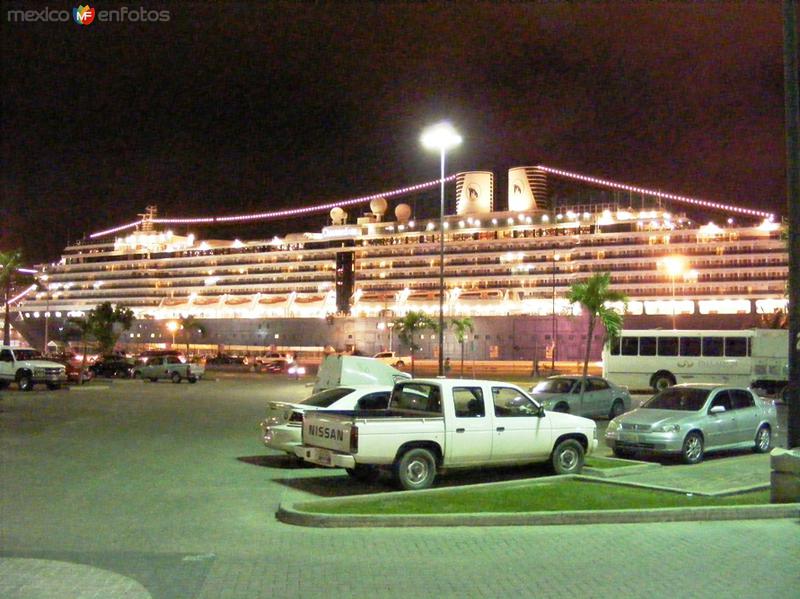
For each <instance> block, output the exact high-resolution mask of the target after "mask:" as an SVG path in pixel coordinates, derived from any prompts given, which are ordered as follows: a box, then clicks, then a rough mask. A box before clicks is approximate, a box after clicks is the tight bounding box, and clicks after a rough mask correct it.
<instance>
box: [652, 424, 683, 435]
mask: <svg viewBox="0 0 800 599" xmlns="http://www.w3.org/2000/svg"><path fill="white" fill-rule="evenodd" d="M653 430H654V431H655V432H657V433H677V432H678V431H679V430H681V425H680V424H665V425H664V426H659V427H658V428H656V429H653Z"/></svg>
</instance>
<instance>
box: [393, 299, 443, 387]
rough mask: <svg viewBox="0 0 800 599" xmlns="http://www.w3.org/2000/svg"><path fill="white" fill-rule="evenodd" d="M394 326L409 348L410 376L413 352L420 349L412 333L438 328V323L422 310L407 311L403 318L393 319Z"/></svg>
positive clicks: (412, 366) (412, 371)
mask: <svg viewBox="0 0 800 599" xmlns="http://www.w3.org/2000/svg"><path fill="white" fill-rule="evenodd" d="M394 328H395V329H396V330H397V332H398V334H397V336H398V337H399V338H400V341H402V342H403V343H404V344H405V345H407V346H408V347H409V349H410V350H411V376H412V377H413V376H414V354H415V352H416V351H417V350H419V349H422V348H421V347H420V346H419V345H417V343H416V341H415V340H414V334H415V333H416V332H418V331H425V330H432V331H438V330H439V323H437V322H436V321H435V320H433V319H432V318H431V317H430V316H428V315H427V314H425V313H424V312H415V311H412V312H409V313H407V314H406V315H405V316H404V317H403V318H398V319H397V320H395V321H394Z"/></svg>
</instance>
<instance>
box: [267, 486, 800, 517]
mask: <svg viewBox="0 0 800 599" xmlns="http://www.w3.org/2000/svg"><path fill="white" fill-rule="evenodd" d="M570 479H572V480H583V481H586V482H593V483H603V484H615V485H621V486H628V487H635V488H641V489H651V490H659V491H666V492H670V493H680V494H681V495H685V494H686V493H687V491H686V489H676V488H673V487H661V486H655V485H645V484H642V483H631V482H625V481H620V480H614V479H606V478H599V477H594V476H586V475H582V474H577V475H575V474H573V475H562V476H549V477H546V478H543V479H533V482H535V483H540V484H548V483H553V482H557V481H560V480H570ZM531 482H532V481H531V479H524V480H514V481H505V482H501V483H480V484H477V485H470V488H478V487H486V486H492V487H495V488H497V487H514V486H519V485H528V484H530V483H531ZM764 488H769V485H768V484H767V485H758V486H755V487H747V488H738V489H733V490H728V491H726V492H724V493H721V492H720V493H713V494H710V493H692V494H694V495H702V496H707V497H715V496H721V495H732V494H736V493H742V492H746V491H753V490H758V489H764ZM450 491H452V488H450V487H445V488H440V489H429V490H426V491H400V492H398V493H394V494H393V495H401V494H404V493H414V494H415V495H419V494H420V493H427V494H438V493H446V492H450ZM359 498H362V499H364V500H367V499H374V498H375V495H361V496H353V497H349V498H348V499H359ZM338 500H339V498H338V497H332V498H326V499H318V500H312V501H314V503H322V504H324V503H326V502H336V501H338ZM304 503H308V500H306V501H299V502H291V503H287V504H283V503H281V504H280V505H279V506H278V511H277V512H276V513H275V517H276V518H277V519H278V520H279V521H281V522H284V523H286V524H294V525H297V526H311V527H317V528H369V527H373V528H386V527H402V526H414V527H425V526H550V525H558V524H614V523H616V524H625V523H642V522H687V521H704V520H758V519H771V518H800V503H788V504H769V505H744V506H698V507H684V508H680V507H678V508H656V509H644V510H636V509H625V510H576V511H568V512H525V513H517V512H514V513H491V514H489V513H469V514H410V515H391V516H381V515H360V514H325V513H317V512H313V513H312V512H306V511H304V510H302V509H301V507H298V506H302V504H304Z"/></svg>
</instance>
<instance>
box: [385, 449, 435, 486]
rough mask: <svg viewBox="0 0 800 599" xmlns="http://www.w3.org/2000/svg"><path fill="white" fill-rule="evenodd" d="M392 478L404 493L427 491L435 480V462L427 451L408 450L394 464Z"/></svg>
mask: <svg viewBox="0 0 800 599" xmlns="http://www.w3.org/2000/svg"><path fill="white" fill-rule="evenodd" d="M394 478H395V480H396V481H397V484H398V486H399V487H400V488H401V489H404V490H406V491H418V490H420V489H427V488H428V487H430V486H431V485H432V484H433V480H434V479H435V478H436V460H435V459H434V457H433V454H432V453H431V452H430V451H428V450H427V449H423V448H421V447H417V448H415V449H409V450H408V451H407V452H405V453H404V454H403V455H402V456H401V457H400V459H399V460H397V461H396V462H395V463H394Z"/></svg>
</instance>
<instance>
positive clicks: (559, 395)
mask: <svg viewBox="0 0 800 599" xmlns="http://www.w3.org/2000/svg"><path fill="white" fill-rule="evenodd" d="M586 378H587V382H588V386H587V388H586V391H584V394H583V402H581V385H582V382H583V377H582V376H580V375H575V376H551V377H550V378H547V379H545V380H543V381H541V382H539V383H537V384H536V385H534V386H533V387H531V397H533V399H535V400H536V401H538V402H539V403H541V404H542V405H543V406H544V409H545V410H553V411H554V412H567V413H569V414H577V415H579V416H589V417H596V416H608V417H609V418H615V417H617V416H619V415H620V414H623V413H625V412H627V411H628V410H630V409H631V395H630V393H628V389H627V388H625V387H620V386H619V385H615V384H614V383H612V382H610V381H607V380H606V379H604V378H601V377H599V376H590V377H586Z"/></svg>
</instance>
